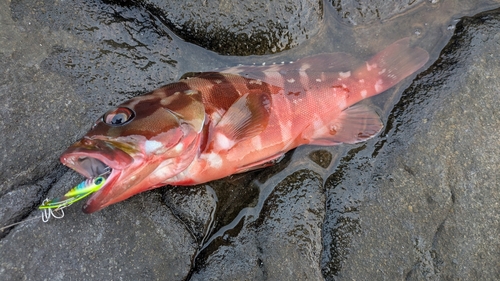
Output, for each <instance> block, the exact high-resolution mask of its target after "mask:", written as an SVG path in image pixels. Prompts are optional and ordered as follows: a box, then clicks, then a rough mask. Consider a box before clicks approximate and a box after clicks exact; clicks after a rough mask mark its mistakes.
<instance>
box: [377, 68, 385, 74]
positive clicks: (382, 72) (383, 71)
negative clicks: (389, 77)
mask: <svg viewBox="0 0 500 281" xmlns="http://www.w3.org/2000/svg"><path fill="white" fill-rule="evenodd" d="M385 71H386V69H385V68H384V69H382V71H379V72H378V74H384V73H385Z"/></svg>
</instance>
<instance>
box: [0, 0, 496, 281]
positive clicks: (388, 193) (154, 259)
mask: <svg viewBox="0 0 500 281" xmlns="http://www.w3.org/2000/svg"><path fill="white" fill-rule="evenodd" d="M226 2H228V1H226ZM142 3H144V2H142ZM151 3H153V2H151ZM183 3H184V2H183ZM224 3H225V2H224ZM228 3H229V2H228ZM304 3H305V2H304ZM308 3H309V2H308ZM325 3H327V2H325ZM353 3H356V2H355V1H354V2H353ZM377 3H380V2H377V1H374V3H373V4H374V5H375V6H373V7H378V6H377V5H378V4H377ZM401 3H403V2H401ZM401 3H400V4H401ZM401 5H403V4H401ZM403 6H404V5H403ZM304 7H305V6H304ZM367 9H370V7H368V8H367ZM372 10H373V9H372ZM308 11H309V10H308ZM240 12H241V13H244V11H240ZM309 12H311V13H314V12H315V10H314V9H313V10H311V11H309ZM175 16H179V15H173V16H172V17H173V18H175ZM391 17H392V16H391ZM366 22H370V21H369V20H368V19H367V20H366ZM163 23H164V21H162V20H159V19H157V18H156V17H153V16H151V14H150V10H148V9H146V8H144V6H140V5H139V6H133V5H132V6H122V5H118V4H113V3H102V2H99V1H72V2H71V3H70V2H64V4H63V3H62V2H57V1H22V0H21V1H13V2H10V1H9V2H7V1H1V2H0V25H1V26H0V27H1V28H0V37H1V38H2V40H0V72H1V75H0V95H1V98H2V100H4V103H3V104H2V105H0V114H1V117H2V118H1V120H0V129H1V131H2V132H3V134H2V136H1V138H0V148H1V152H2V161H1V162H0V227H2V226H4V225H7V224H10V223H14V222H17V221H20V220H21V219H27V220H29V221H26V222H25V223H23V224H20V225H18V226H15V227H13V228H10V229H9V230H7V231H3V232H0V237H2V238H1V240H0V253H2V254H1V255H0V280H49V279H50V280H63V279H65V280H66V279H70V280H72V279H74V280H81V279H91V280H109V279H122V280H287V279H288V280H290V279H291V278H295V279H301V280H302V279H303V280H320V279H326V280H352V279H355V280H379V279H388V280H401V279H407V280H441V279H450V280H459V279H461V280H498V279H500V227H499V226H500V203H499V202H500V189H499V186H500V185H499V181H498V180H499V179H498V175H497V174H498V173H497V171H498V170H499V169H500V160H499V159H500V158H498V155H500V143H499V140H500V131H499V130H497V128H499V127H500V117H499V116H498V114H497V111H498V110H497V109H498V108H500V104H499V103H500V100H499V99H498V95H499V90H498V89H500V82H499V81H498V79H496V77H498V76H500V60H499V59H498V46H499V44H500V36H499V35H498V34H500V10H495V11H491V12H487V13H484V14H479V15H477V16H475V17H470V18H464V19H462V20H461V21H460V22H459V23H458V24H457V25H456V28H455V31H454V32H455V35H454V36H453V37H452V38H451V40H450V41H449V42H448V44H447V46H446V47H445V48H444V50H442V52H441V54H440V55H439V58H437V54H435V57H436V58H437V61H435V62H433V63H432V65H431V64H429V68H428V69H427V70H425V71H424V72H423V73H422V74H420V75H419V76H418V77H417V78H416V79H415V80H414V81H413V83H412V84H411V86H410V87H409V88H408V89H407V90H406V91H405V92H404V93H403V97H402V98H401V100H400V101H399V103H397V104H396V106H395V107H394V109H393V110H392V111H391V113H390V115H389V117H388V120H387V122H385V123H386V129H385V131H384V132H383V133H382V134H381V135H380V136H379V137H377V138H374V139H372V140H370V141H368V142H367V143H364V144H358V145H354V146H338V147H332V148H317V147H303V148H299V149H297V150H296V151H295V152H294V153H293V155H292V154H288V155H287V156H286V157H285V159H283V160H282V161H281V162H280V163H278V164H277V165H275V166H273V167H270V168H267V169H264V170H262V171H256V172H253V173H249V174H245V175H242V176H234V177H230V178H228V179H223V180H219V181H214V182H211V183H207V184H204V185H199V186H194V187H189V188H185V187H166V188H162V189H157V190H154V191H151V192H146V193H143V194H140V195H137V196H134V197H133V198H131V199H129V200H127V201H125V202H122V203H120V204H115V205H113V206H110V207H108V208H105V209H104V210H103V211H101V212H98V213H95V214H92V215H84V214H82V213H81V211H80V210H79V208H78V207H79V206H81V204H80V202H79V203H77V204H75V205H74V206H72V207H71V208H67V209H66V214H65V217H64V218H63V219H60V220H56V219H52V220H50V221H49V222H48V223H43V222H41V220H40V219H39V212H38V210H36V206H38V205H39V204H40V202H41V201H42V200H43V199H44V198H46V197H48V198H53V197H56V196H58V195H60V194H62V193H64V192H65V191H66V190H68V189H69V188H70V186H72V185H74V184H77V183H78V182H80V181H81V176H79V175H77V174H75V173H74V172H72V171H68V170H67V169H66V168H64V167H62V166H61V165H60V164H58V159H57V158H58V156H59V154H60V152H61V151H62V150H63V149H64V148H66V147H67V146H68V145H69V144H70V143H71V142H72V141H74V140H76V139H77V138H78V137H79V136H81V135H82V134H83V133H84V132H85V131H86V130H87V129H88V127H89V126H90V124H91V123H92V122H93V120H94V119H95V118H96V116H99V114H102V112H104V111H105V110H106V109H107V108H108V107H109V106H110V105H112V104H116V103H118V102H119V101H122V100H124V99H127V98H129V97H131V96H134V95H137V94H138V93H141V92H145V91H148V90H151V89H153V88H155V87H158V86H160V85H162V84H165V83H168V82H169V81H173V80H174V79H175V78H176V77H179V75H181V74H182V73H183V72H184V70H185V69H184V68H185V66H183V64H184V63H186V62H191V64H192V63H193V61H195V62H196V65H197V66H199V67H200V68H201V69H192V70H208V69H210V68H211V67H213V61H215V60H226V58H224V57H220V56H215V55H213V54H212V53H211V52H207V51H204V50H202V49H200V48H198V47H196V46H192V45H190V44H186V43H184V42H182V41H180V40H178V39H177V38H175V37H172V36H170V35H169V33H168V32H166V31H165V30H166V29H165V28H166V27H165V26H164V25H163ZM195 24H199V25H200V26H202V25H203V24H202V23H200V22H197V23H195ZM321 24H322V23H320V24H319V25H321ZM318 28H319V29H326V28H327V26H318ZM328 28H330V27H328ZM307 30H308V31H307ZM307 30H306V31H307V32H309V31H311V30H313V28H312V29H307ZM358 31H359V33H357V34H355V35H353V37H356V36H358V37H360V35H359V34H363V28H362V27H361V28H359V29H357V30H356V31H351V32H358ZM177 32H178V31H177ZM185 32H187V30H186V31H185ZM307 32H306V33H307ZM344 32H345V31H344ZM300 34H301V32H298V33H296V34H295V35H297V36H298V35H300ZM202 35H203V33H196V36H202ZM205 35H206V34H205ZM302 35H303V34H302ZM4 38H6V39H7V40H4ZM212 39H213V38H212ZM212 39H210V38H209V39H207V40H212ZM217 40H221V42H224V40H226V39H224V38H219V39H217ZM304 40H305V39H304ZM313 41H314V40H313ZM235 42H238V43H241V44H247V45H245V46H251V45H252V44H255V42H253V41H251V40H242V41H241V42H240V41H235ZM235 42H231V43H235ZM269 42H271V45H272V44H274V43H275V41H272V40H269ZM272 42H274V43H272ZM297 42H299V41H297ZM304 42H305V41H304ZM299 43H300V42H299ZM304 44H305V43H304ZM422 44H424V45H425V44H426V45H429V46H431V45H433V44H432V43H431V42H429V41H427V42H422ZM434 44H435V43H434ZM276 46H277V47H279V45H276ZM277 50H279V49H277ZM266 52H267V51H266ZM300 52H301V51H300V50H299V52H298V53H299V54H300ZM187 57H188V58H187ZM360 268H362V269H363V270H360Z"/></svg>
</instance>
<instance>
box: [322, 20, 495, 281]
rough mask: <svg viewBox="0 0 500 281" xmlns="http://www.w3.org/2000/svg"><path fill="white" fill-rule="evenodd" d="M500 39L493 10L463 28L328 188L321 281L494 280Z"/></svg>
mask: <svg viewBox="0 0 500 281" xmlns="http://www.w3.org/2000/svg"><path fill="white" fill-rule="evenodd" d="M499 32H500V11H499V10H497V11H494V12H491V13H487V14H483V15H479V16H477V17H475V18H466V19H464V20H463V21H461V22H460V23H459V24H458V25H457V28H456V33H455V36H454V37H453V38H452V39H451V41H450V42H449V44H448V46H447V47H446V48H445V49H444V50H443V52H442V54H441V56H440V59H439V60H438V61H437V62H436V63H435V64H434V65H433V66H432V67H430V68H429V69H428V70H427V71H426V72H425V73H424V74H422V75H420V76H419V77H418V79H417V81H415V82H414V83H413V84H412V86H411V87H410V88H409V89H408V90H406V91H405V92H404V93H403V95H404V97H403V99H402V100H401V101H400V103H399V104H398V105H396V108H395V109H394V110H393V112H392V114H391V117H390V119H389V123H388V124H387V130H386V133H385V134H384V136H383V138H382V139H381V140H379V141H378V143H377V144H375V146H374V148H373V149H370V148H369V147H368V148H365V149H363V150H361V151H360V152H358V153H357V154H356V155H355V156H354V157H353V158H351V159H349V161H351V162H354V163H358V165H357V166H352V165H351V166H349V165H346V166H342V165H341V166H339V170H338V172H337V173H335V174H333V175H332V176H331V177H330V178H329V179H328V180H327V182H326V189H327V190H328V191H329V192H330V195H329V196H327V215H326V220H325V225H324V233H323V237H324V241H325V242H326V243H325V245H324V254H323V261H322V264H323V265H324V267H323V271H324V273H325V277H326V279H327V280H334V279H335V280H338V279H342V280H343V279H345V280H352V279H355V280H382V279H388V280H401V279H406V280H443V279H445V280H498V279H499V278H500V238H499V237H500V203H499V200H500V189H499V186H500V185H499V184H500V182H499V179H498V173H496V170H498V168H499V165H500V158H499V157H498V155H500V142H499V137H500V131H499V130H497V129H496V128H498V126H500V116H499V115H498V114H497V109H498V108H499V106H500V100H499V99H498V96H499V93H500V91H499V90H498V89H500V83H499V81H498V79H496V77H498V75H499V73H500V61H499V60H498V59H497V58H498V54H497V49H498V44H499V43H500V36H499V35H498V34H499ZM367 150H368V151H367ZM370 156H372V157H375V158H372V157H370ZM353 187H354V191H353ZM346 194H347V196H346ZM360 268H363V270H359V269H360ZM334 276H335V278H334Z"/></svg>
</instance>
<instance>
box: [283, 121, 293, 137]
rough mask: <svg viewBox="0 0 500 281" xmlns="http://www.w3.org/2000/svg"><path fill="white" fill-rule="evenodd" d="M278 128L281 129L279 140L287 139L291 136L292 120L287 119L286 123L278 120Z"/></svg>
mask: <svg viewBox="0 0 500 281" xmlns="http://www.w3.org/2000/svg"><path fill="white" fill-rule="evenodd" d="M280 129H281V140H282V141H287V140H289V139H290V138H291V137H292V132H291V129H292V121H290V120H288V121H287V122H286V124H283V123H282V122H280Z"/></svg>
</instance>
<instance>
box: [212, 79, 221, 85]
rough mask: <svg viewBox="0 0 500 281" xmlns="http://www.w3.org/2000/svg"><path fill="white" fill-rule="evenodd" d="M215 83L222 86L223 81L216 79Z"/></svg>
mask: <svg viewBox="0 0 500 281" xmlns="http://www.w3.org/2000/svg"><path fill="white" fill-rule="evenodd" d="M214 82H215V83H216V84H220V83H222V80H219V79H216V80H214Z"/></svg>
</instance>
